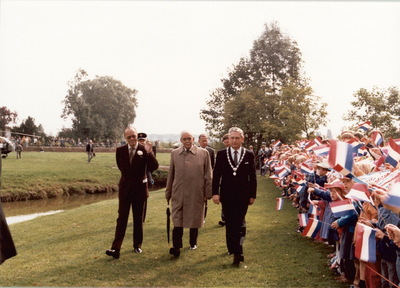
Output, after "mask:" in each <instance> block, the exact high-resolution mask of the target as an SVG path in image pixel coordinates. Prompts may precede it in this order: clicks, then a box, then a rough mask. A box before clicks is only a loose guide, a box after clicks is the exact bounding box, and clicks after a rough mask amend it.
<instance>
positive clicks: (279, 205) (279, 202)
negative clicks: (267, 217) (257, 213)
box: [276, 198, 283, 210]
mask: <svg viewBox="0 0 400 288" xmlns="http://www.w3.org/2000/svg"><path fill="white" fill-rule="evenodd" d="M282 207H283V198H276V210H282Z"/></svg>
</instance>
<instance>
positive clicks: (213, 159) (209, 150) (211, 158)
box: [206, 146, 215, 169]
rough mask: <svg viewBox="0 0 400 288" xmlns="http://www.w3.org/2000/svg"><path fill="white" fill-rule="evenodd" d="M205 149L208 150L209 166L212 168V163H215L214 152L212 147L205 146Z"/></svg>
mask: <svg viewBox="0 0 400 288" xmlns="http://www.w3.org/2000/svg"><path fill="white" fill-rule="evenodd" d="M206 150H207V151H208V154H210V160H211V168H213V169H214V164H215V152H214V149H212V148H211V147H208V146H207V147H206Z"/></svg>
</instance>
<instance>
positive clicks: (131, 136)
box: [126, 135, 137, 140]
mask: <svg viewBox="0 0 400 288" xmlns="http://www.w3.org/2000/svg"><path fill="white" fill-rule="evenodd" d="M131 138H133V139H136V138H137V135H129V136H126V139H128V140H129V139H131Z"/></svg>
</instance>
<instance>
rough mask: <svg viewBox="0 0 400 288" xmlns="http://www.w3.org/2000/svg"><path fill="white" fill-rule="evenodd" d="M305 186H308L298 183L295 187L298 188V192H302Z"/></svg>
mask: <svg viewBox="0 0 400 288" xmlns="http://www.w3.org/2000/svg"><path fill="white" fill-rule="evenodd" d="M305 188H306V186H305V185H296V186H294V189H296V191H297V192H298V193H301V192H302V191H303V190H304V189H305Z"/></svg>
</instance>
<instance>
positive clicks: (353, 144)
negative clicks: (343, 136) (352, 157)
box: [347, 138, 365, 154]
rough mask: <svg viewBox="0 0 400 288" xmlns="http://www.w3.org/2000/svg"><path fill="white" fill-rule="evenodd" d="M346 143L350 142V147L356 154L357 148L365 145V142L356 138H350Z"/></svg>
mask: <svg viewBox="0 0 400 288" xmlns="http://www.w3.org/2000/svg"><path fill="white" fill-rule="evenodd" d="M347 143H348V144H350V145H351V147H353V153H356V154H357V153H358V150H359V149H360V148H361V147H364V146H365V144H364V143H363V142H360V141H358V140H357V138H352V139H350V141H348V142H347Z"/></svg>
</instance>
